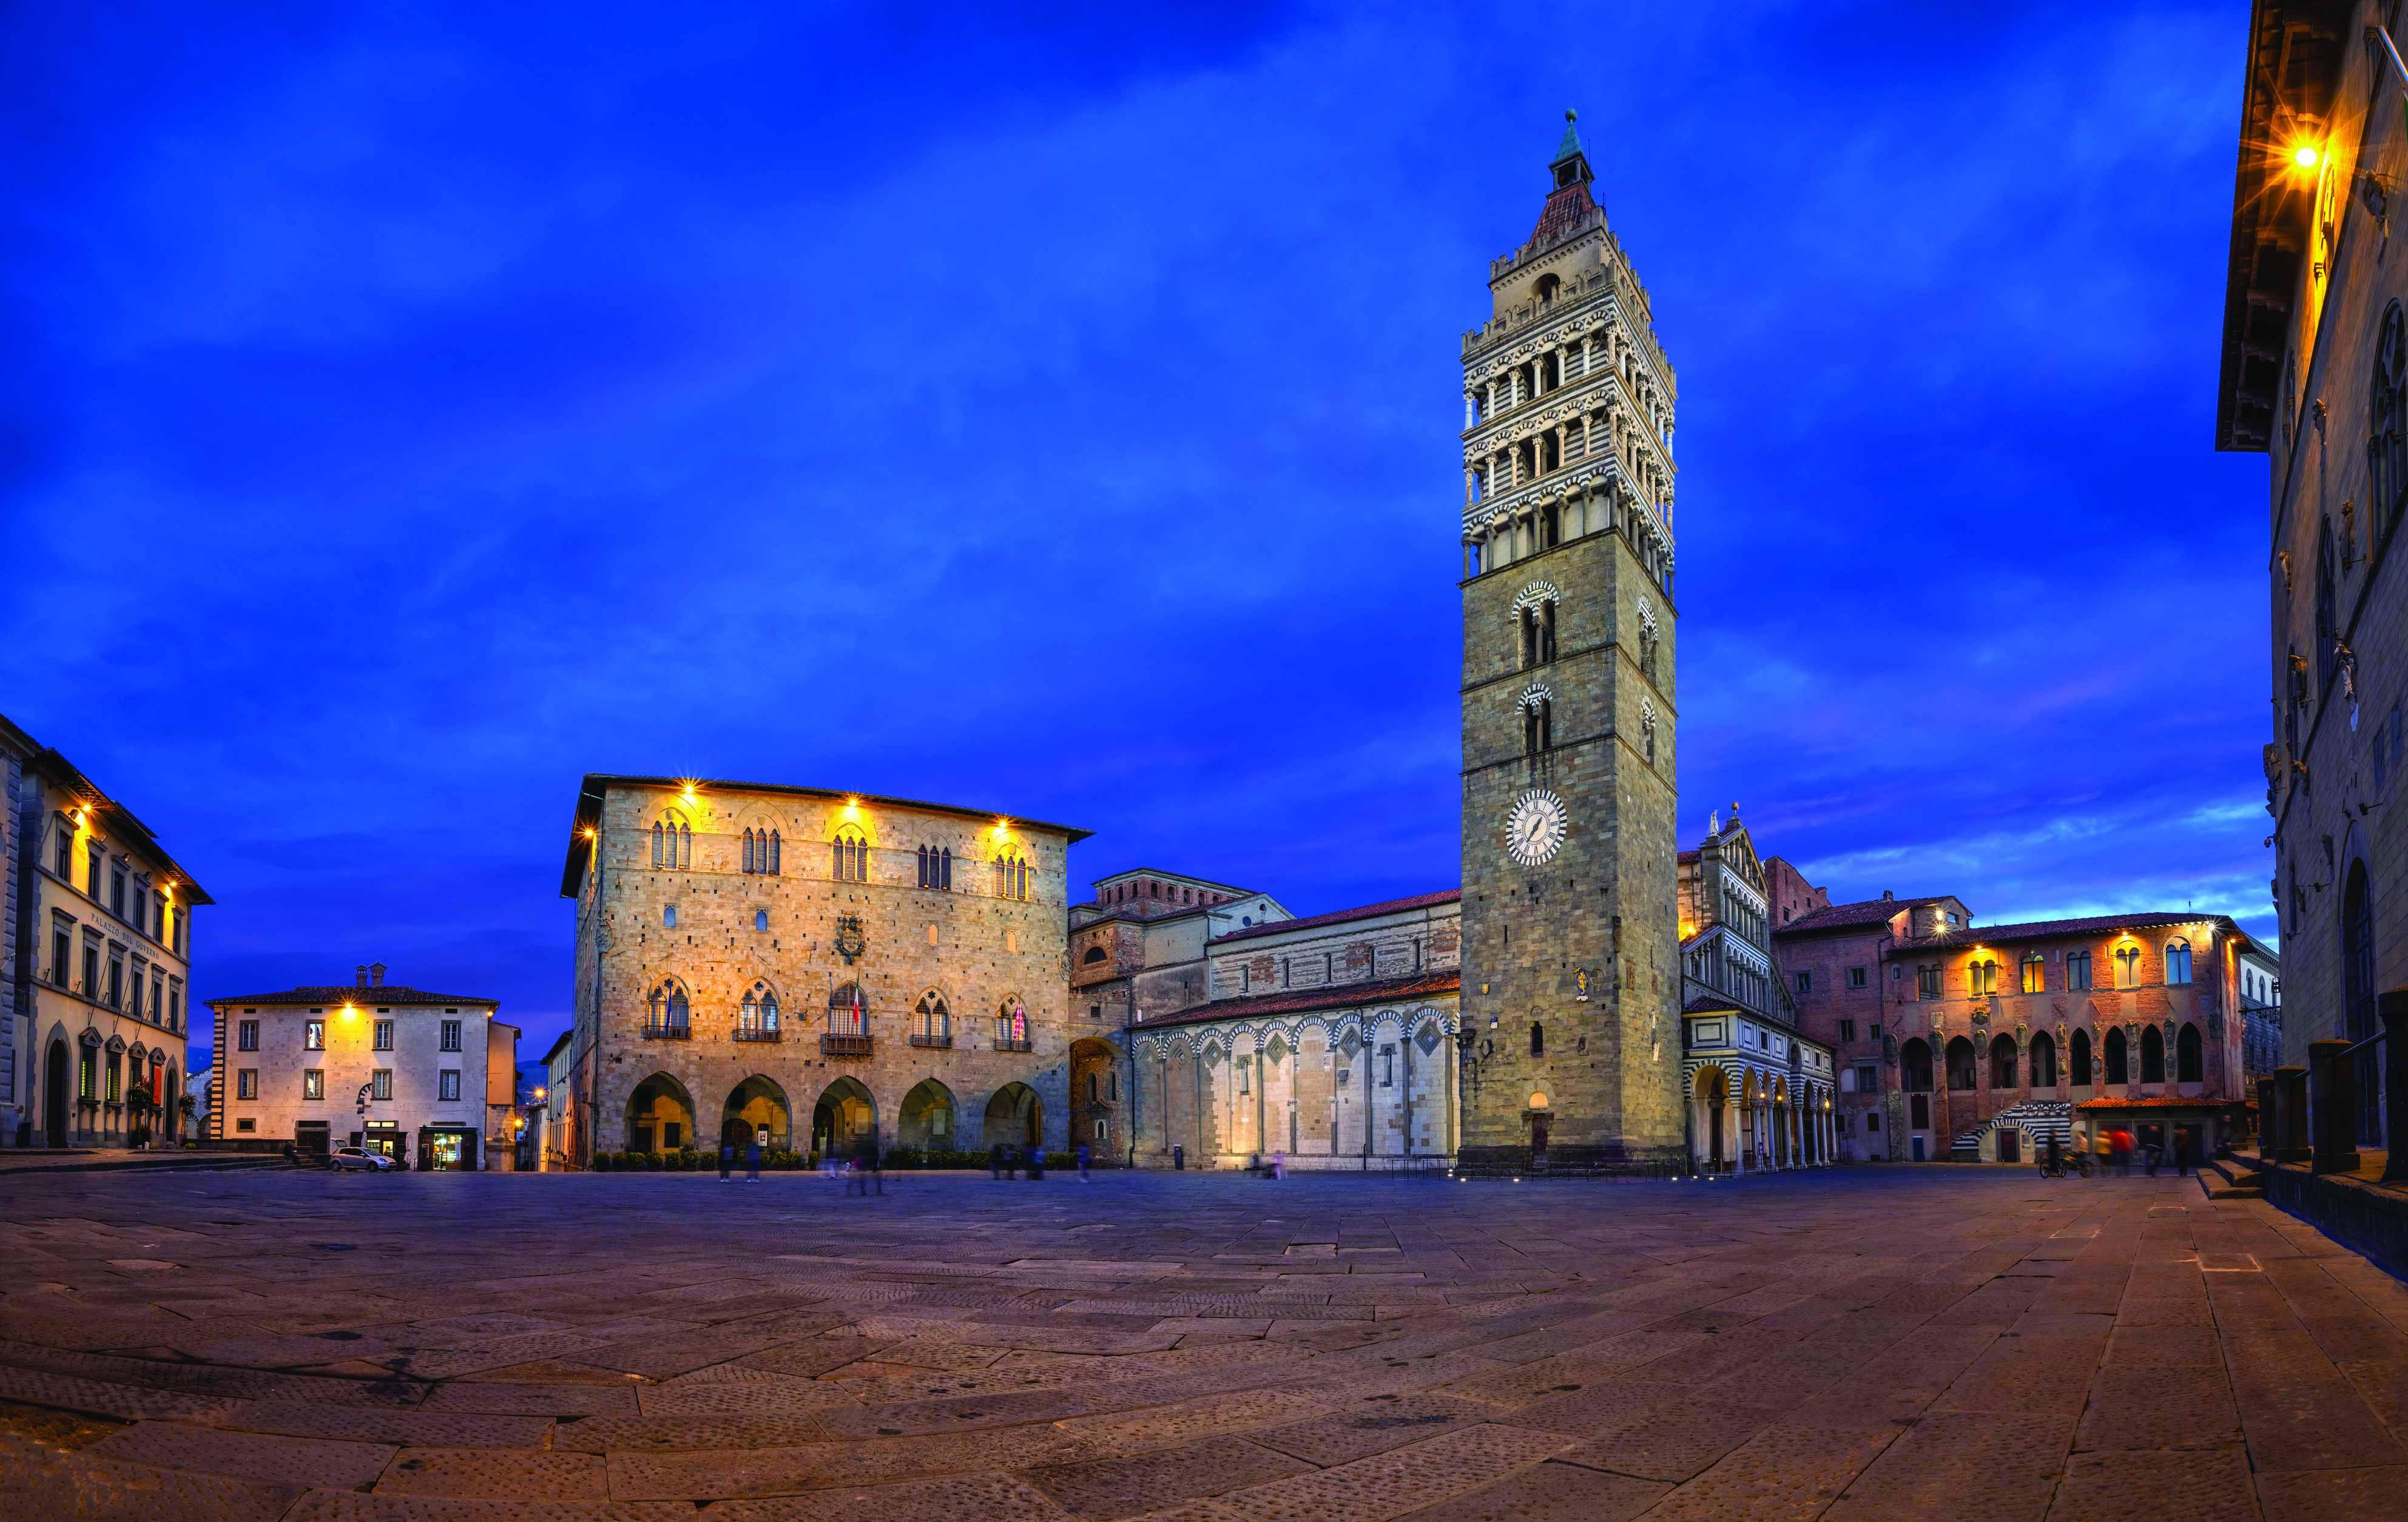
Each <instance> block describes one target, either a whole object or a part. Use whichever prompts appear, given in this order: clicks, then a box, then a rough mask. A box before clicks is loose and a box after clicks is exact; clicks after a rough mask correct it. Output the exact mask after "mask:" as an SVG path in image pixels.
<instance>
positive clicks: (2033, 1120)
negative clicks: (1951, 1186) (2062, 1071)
mask: <svg viewBox="0 0 2408 1522" xmlns="http://www.w3.org/2000/svg"><path fill="white" fill-rule="evenodd" d="M2001 1127H2006V1128H2009V1129H2013V1130H2018V1131H2021V1132H2023V1133H2024V1135H2025V1136H2027V1137H2028V1138H2030V1145H2029V1147H2028V1149H2027V1150H2026V1152H2025V1154H2024V1157H2023V1160H2024V1161H2025V1162H2028V1163H2029V1162H2037V1161H2038V1160H2039V1159H2040V1158H2041V1157H2042V1156H2043V1155H2045V1154H2046V1152H2047V1151H2048V1140H2049V1138H2050V1137H2055V1138H2057V1150H2058V1151H2059V1152H2065V1151H2068V1150H2070V1149H2071V1147H2072V1145H2073V1106H2072V1105H2071V1103H2069V1102H2067V1101H2065V1100H2063V1099H2034V1100H2032V1101H2031V1102H2030V1103H2028V1104H2018V1105H2011V1106H2009V1107H2008V1108H2006V1109H2004V1110H2001V1111H2000V1112H1999V1113H1997V1114H1995V1115H1992V1116H1991V1117H1990V1118H1989V1119H1988V1120H1985V1121H1984V1122H1983V1123H1982V1124H1981V1125H1979V1126H1976V1127H1973V1128H1972V1129H1971V1130H1970V1131H1967V1132H1965V1133H1964V1134H1962V1135H1960V1136H1958V1137H1957V1140H1955V1141H1954V1142H1950V1143H1949V1144H1948V1160H1949V1161H1950V1162H1952V1163H1978V1162H1980V1161H1981V1160H1982V1138H1984V1137H1985V1136H1987V1135H1988V1134H1989V1133H1991V1132H1992V1131H1995V1130H1998V1129H2000V1128H2001Z"/></svg>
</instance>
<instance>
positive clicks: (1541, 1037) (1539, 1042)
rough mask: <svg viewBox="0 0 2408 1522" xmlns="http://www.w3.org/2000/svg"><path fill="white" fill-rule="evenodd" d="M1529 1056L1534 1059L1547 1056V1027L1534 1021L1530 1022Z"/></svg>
mask: <svg viewBox="0 0 2408 1522" xmlns="http://www.w3.org/2000/svg"><path fill="white" fill-rule="evenodd" d="M1530 1055H1532V1056H1534V1057H1542V1056H1545V1055H1547V1027H1544V1026H1542V1025H1541V1024H1540V1023H1539V1022H1538V1021H1536V1020H1533V1021H1531V1022H1530Z"/></svg>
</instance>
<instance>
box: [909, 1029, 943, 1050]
mask: <svg viewBox="0 0 2408 1522" xmlns="http://www.w3.org/2000/svg"><path fill="white" fill-rule="evenodd" d="M911 1044H912V1045H914V1046H920V1047H927V1048H931V1049H933V1050H936V1051H939V1052H943V1051H949V1050H951V1049H952V1047H953V1036H952V1034H951V1033H950V1032H945V1031H939V1032H936V1033H934V1034H931V1033H929V1032H927V1031H920V1030H915V1031H913V1032H912V1033H911Z"/></svg>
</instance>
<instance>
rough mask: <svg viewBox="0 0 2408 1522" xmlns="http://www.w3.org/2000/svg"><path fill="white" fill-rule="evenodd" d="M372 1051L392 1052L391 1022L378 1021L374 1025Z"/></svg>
mask: <svg viewBox="0 0 2408 1522" xmlns="http://www.w3.org/2000/svg"><path fill="white" fill-rule="evenodd" d="M374 1049H375V1050H377V1051H379V1052H390V1051H392V1050H393V1022H392V1021H390V1020H380V1021H378V1022H377V1023H376V1031H375V1041H374Z"/></svg>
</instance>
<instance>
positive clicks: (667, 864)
mask: <svg viewBox="0 0 2408 1522" xmlns="http://www.w3.org/2000/svg"><path fill="white" fill-rule="evenodd" d="M652 865H653V866H654V867H658V868H661V869H665V870H667V869H679V868H687V867H692V866H693V865H694V828H693V826H690V825H688V824H687V823H686V822H685V816H684V815H682V814H681V813H679V812H678V811H676V810H675V809H671V810H668V811H667V812H665V813H663V814H662V815H661V817H660V818H658V819H656V820H654V821H652Z"/></svg>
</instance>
